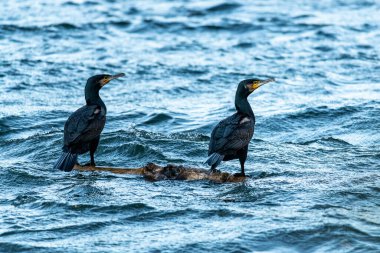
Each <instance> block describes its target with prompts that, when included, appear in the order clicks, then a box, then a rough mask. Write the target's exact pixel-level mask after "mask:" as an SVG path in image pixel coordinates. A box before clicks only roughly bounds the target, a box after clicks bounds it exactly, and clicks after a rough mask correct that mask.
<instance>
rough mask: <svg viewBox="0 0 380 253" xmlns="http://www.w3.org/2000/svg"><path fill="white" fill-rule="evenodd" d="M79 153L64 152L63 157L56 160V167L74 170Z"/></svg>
mask: <svg viewBox="0 0 380 253" xmlns="http://www.w3.org/2000/svg"><path fill="white" fill-rule="evenodd" d="M77 158H78V155H77V154H72V153H70V152H63V153H62V155H61V157H60V158H59V159H58V160H57V161H56V162H55V164H54V169H58V170H62V171H66V172H69V171H72V170H73V168H74V165H75V164H76V163H77Z"/></svg>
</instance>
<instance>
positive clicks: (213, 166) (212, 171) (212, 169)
mask: <svg viewBox="0 0 380 253" xmlns="http://www.w3.org/2000/svg"><path fill="white" fill-rule="evenodd" d="M216 166H217V165H215V164H213V165H212V166H211V169H210V172H211V173H214V172H216Z"/></svg>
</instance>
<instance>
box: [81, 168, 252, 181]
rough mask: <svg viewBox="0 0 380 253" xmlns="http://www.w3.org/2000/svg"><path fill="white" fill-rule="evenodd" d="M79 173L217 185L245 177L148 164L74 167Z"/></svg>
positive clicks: (197, 169)
mask: <svg viewBox="0 0 380 253" xmlns="http://www.w3.org/2000/svg"><path fill="white" fill-rule="evenodd" d="M74 169H75V170H79V171H107V172H111V173H116V174H130V175H142V176H144V178H145V179H147V180H150V181H158V180H210V181H213V182H217V183H232V182H243V181H244V180H245V177H241V176H234V175H233V174H229V173H227V172H219V171H218V172H213V173H210V172H209V170H205V169H200V168H190V167H184V166H182V165H171V164H169V165H167V166H164V167H162V166H159V165H157V164H154V163H148V164H147V165H146V166H144V167H141V168H112V167H93V166H80V165H75V167H74Z"/></svg>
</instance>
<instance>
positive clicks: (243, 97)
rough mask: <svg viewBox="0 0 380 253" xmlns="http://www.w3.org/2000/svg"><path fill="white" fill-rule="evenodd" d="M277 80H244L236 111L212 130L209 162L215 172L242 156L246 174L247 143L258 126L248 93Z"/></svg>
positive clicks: (237, 94) (242, 165)
mask: <svg viewBox="0 0 380 253" xmlns="http://www.w3.org/2000/svg"><path fill="white" fill-rule="evenodd" d="M273 81H274V79H272V78H271V79H267V80H259V79H247V80H244V81H241V82H240V83H239V85H238V87H237V90H236V95H235V108H236V111H237V112H236V113H235V114H233V115H231V116H230V117H228V118H226V119H224V120H222V121H220V122H219V124H218V125H216V127H215V128H214V130H213V131H212V133H211V139H210V144H209V149H208V155H209V157H208V159H207V161H206V162H207V164H208V165H209V166H211V171H212V172H213V171H215V170H216V167H217V166H218V165H219V164H220V163H221V161H229V160H234V159H239V161H240V166H241V173H237V175H241V176H245V174H244V163H245V160H246V159H247V153H248V145H249V142H250V140H251V139H252V136H253V132H254V127H255V115H254V114H253V111H252V108H251V106H250V104H249V103H248V100H247V98H248V96H249V95H250V94H251V93H252V92H253V91H254V90H256V89H257V88H259V87H260V86H262V85H263V84H266V83H269V82H273Z"/></svg>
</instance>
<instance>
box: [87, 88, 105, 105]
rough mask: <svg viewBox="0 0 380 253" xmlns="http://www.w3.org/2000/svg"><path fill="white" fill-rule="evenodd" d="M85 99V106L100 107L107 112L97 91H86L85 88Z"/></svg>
mask: <svg viewBox="0 0 380 253" xmlns="http://www.w3.org/2000/svg"><path fill="white" fill-rule="evenodd" d="M85 98H86V104H87V105H99V106H100V107H102V108H104V110H107V108H106V105H105V104H104V102H103V100H102V99H101V98H100V96H99V91H96V90H91V89H87V87H86V89H85Z"/></svg>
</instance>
